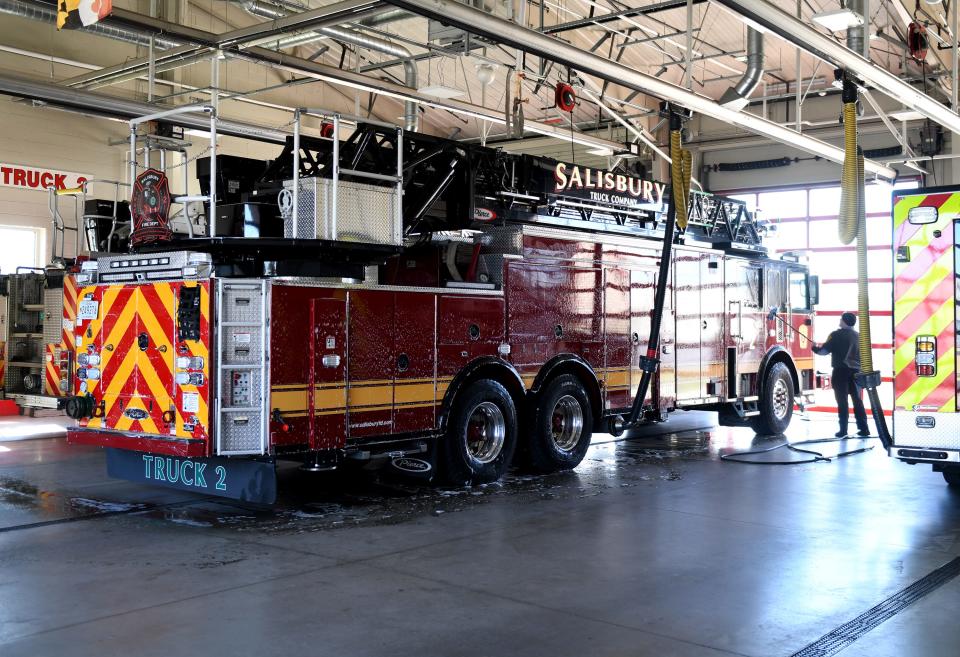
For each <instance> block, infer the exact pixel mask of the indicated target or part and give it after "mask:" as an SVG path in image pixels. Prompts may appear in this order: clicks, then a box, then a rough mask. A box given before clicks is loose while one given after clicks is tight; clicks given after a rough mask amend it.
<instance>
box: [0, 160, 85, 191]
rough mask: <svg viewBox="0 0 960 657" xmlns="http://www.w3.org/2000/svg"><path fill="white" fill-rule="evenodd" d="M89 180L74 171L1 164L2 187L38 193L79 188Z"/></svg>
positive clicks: (0, 181)
mask: <svg viewBox="0 0 960 657" xmlns="http://www.w3.org/2000/svg"><path fill="white" fill-rule="evenodd" d="M89 179H90V176H89V175H86V174H83V173H76V172H73V171H58V170H56V169H40V168H37V167H28V166H24V165H22V164H3V163H0V187H19V188H21V189H35V190H38V191H45V190H46V189H47V188H49V187H56V188H57V189H70V188H71V187H79V186H80V185H82V184H83V183H84V182H86V181H87V180H89Z"/></svg>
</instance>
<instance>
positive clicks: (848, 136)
mask: <svg viewBox="0 0 960 657" xmlns="http://www.w3.org/2000/svg"><path fill="white" fill-rule="evenodd" d="M857 142H858V135H857V104H856V102H851V103H844V104H843V145H844V158H843V172H842V174H841V175H842V180H841V187H840V232H839V237H840V241H841V242H842V243H843V244H850V243H851V242H852V241H853V240H856V241H857V311H858V316H859V317H860V343H859V347H860V371H861V372H863V373H867V372H872V371H873V352H872V350H871V349H870V342H871V339H870V299H869V297H868V293H869V290H868V284H867V222H866V216H865V205H864V198H863V197H864V169H863V151H861V150H860V146H859V144H858V143H857Z"/></svg>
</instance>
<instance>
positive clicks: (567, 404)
mask: <svg viewBox="0 0 960 657" xmlns="http://www.w3.org/2000/svg"><path fill="white" fill-rule="evenodd" d="M530 406H531V408H530V411H529V417H528V418H527V421H526V422H524V423H523V424H524V429H525V431H524V432H523V434H524V435H523V436H520V430H519V429H520V426H521V424H520V421H519V419H518V414H517V408H516V405H515V404H514V401H513V398H512V397H511V396H510V393H509V392H508V391H507V389H506V388H504V387H503V385H502V384H500V383H498V382H497V381H493V380H491V379H480V380H478V381H474V382H473V383H471V384H470V385H469V386H468V387H467V388H466V389H465V390H463V391H462V392H461V393H460V394H459V395H458V396H457V398H456V400H455V401H454V404H453V408H452V410H451V413H450V418H449V421H448V422H447V434H446V436H445V437H444V439H443V440H442V441H441V444H440V447H439V449H440V452H439V466H440V468H441V471H442V473H443V474H444V475H445V479H446V480H447V482H448V483H451V484H455V485H463V484H483V483H489V482H492V481H496V480H497V479H499V478H500V477H502V476H503V475H504V474H505V473H506V471H507V468H508V467H509V466H510V463H511V462H512V461H513V457H514V453H515V452H516V451H517V449H518V446H519V449H520V452H521V458H520V461H521V464H522V465H524V466H526V467H528V468H529V469H531V470H534V471H536V472H542V473H543V472H554V471H557V470H567V469H570V468H574V467H576V466H577V465H579V464H580V462H581V461H582V460H583V457H584V455H585V454H586V453H587V448H589V447H590V437H591V435H592V432H593V411H592V409H591V406H590V399H589V397H588V396H587V393H586V390H585V389H584V387H583V384H581V383H580V380H579V379H577V377H575V376H573V375H570V374H564V375H561V376H558V377H556V378H555V379H553V380H552V381H550V383H548V384H547V386H546V387H545V388H544V389H543V390H542V391H541V393H540V394H539V395H538V396H537V398H536V399H535V400H534V402H533V403H532V404H531V405H530Z"/></svg>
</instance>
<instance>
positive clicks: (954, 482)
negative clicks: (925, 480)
mask: <svg viewBox="0 0 960 657" xmlns="http://www.w3.org/2000/svg"><path fill="white" fill-rule="evenodd" d="M943 480H944V481H945V482H947V485H948V486H950V488H960V468H951V469H949V470H944V471H943Z"/></svg>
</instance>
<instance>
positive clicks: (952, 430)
mask: <svg viewBox="0 0 960 657" xmlns="http://www.w3.org/2000/svg"><path fill="white" fill-rule="evenodd" d="M918 417H925V418H933V420H934V422H935V424H934V426H933V427H931V428H929V429H921V428H920V427H918V426H917V418H918ZM893 443H894V445H895V446H896V447H923V448H932V449H960V413H937V412H931V413H921V412H914V411H894V412H893Z"/></svg>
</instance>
